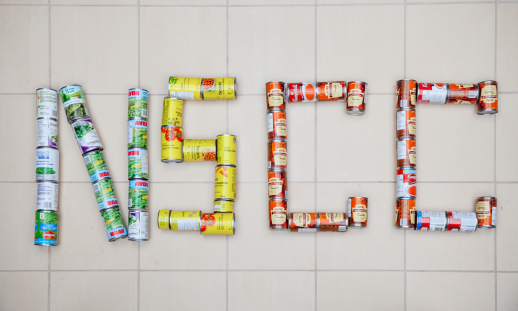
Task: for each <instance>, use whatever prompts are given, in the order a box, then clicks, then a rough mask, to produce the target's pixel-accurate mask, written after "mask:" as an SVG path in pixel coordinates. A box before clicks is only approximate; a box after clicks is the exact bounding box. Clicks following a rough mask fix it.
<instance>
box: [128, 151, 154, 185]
mask: <svg viewBox="0 0 518 311" xmlns="http://www.w3.org/2000/svg"><path fill="white" fill-rule="evenodd" d="M148 176H149V168H148V153H147V150H146V149H142V148H131V149H128V179H148Z"/></svg>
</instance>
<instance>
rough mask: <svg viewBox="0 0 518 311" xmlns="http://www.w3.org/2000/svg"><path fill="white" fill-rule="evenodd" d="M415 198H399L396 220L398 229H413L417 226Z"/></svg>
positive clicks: (397, 200)
mask: <svg viewBox="0 0 518 311" xmlns="http://www.w3.org/2000/svg"><path fill="white" fill-rule="evenodd" d="M415 212H416V211H415V197H411V198H397V199H396V214H395V218H394V222H395V226H396V228H397V229H412V228H414V226H415Z"/></svg>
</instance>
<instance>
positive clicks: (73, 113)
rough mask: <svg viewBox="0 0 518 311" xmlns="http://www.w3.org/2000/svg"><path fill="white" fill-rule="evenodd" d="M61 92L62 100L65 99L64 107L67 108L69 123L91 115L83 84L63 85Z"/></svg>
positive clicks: (66, 113)
mask: <svg viewBox="0 0 518 311" xmlns="http://www.w3.org/2000/svg"><path fill="white" fill-rule="evenodd" d="M59 94H60V95H61V101H63V108H65V115H66V116H67V120H68V123H72V122H74V120H76V119H79V118H87V117H88V116H89V115H88V109H86V101H85V94H84V93H83V88H82V87H81V85H68V86H65V87H62V88H61V89H60V90H59Z"/></svg>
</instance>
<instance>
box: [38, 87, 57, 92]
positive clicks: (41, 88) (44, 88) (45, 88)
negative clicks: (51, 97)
mask: <svg viewBox="0 0 518 311" xmlns="http://www.w3.org/2000/svg"><path fill="white" fill-rule="evenodd" d="M40 90H47V91H54V92H56V93H57V92H58V91H56V90H55V89H49V88H48V87H40V88H39V89H36V92H37V91H40Z"/></svg>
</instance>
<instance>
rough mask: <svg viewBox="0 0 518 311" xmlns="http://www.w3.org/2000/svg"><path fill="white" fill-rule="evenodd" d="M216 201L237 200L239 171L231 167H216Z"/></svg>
mask: <svg viewBox="0 0 518 311" xmlns="http://www.w3.org/2000/svg"><path fill="white" fill-rule="evenodd" d="M215 176H216V178H215V182H214V199H230V200H234V199H235V198H236V184H237V169H236V167H235V166H231V165H216V174H215Z"/></svg>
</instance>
